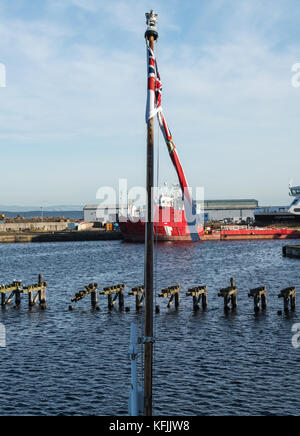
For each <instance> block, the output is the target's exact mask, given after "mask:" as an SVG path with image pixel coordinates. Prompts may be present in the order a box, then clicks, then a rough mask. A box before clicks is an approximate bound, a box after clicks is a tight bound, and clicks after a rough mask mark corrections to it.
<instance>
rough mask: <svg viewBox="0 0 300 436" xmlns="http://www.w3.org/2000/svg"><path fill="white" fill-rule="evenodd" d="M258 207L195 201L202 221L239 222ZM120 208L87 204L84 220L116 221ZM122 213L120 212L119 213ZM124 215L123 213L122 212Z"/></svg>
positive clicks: (249, 217) (245, 203) (244, 203)
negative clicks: (202, 218)
mask: <svg viewBox="0 0 300 436" xmlns="http://www.w3.org/2000/svg"><path fill="white" fill-rule="evenodd" d="M257 208H258V201H257V200H247V199H242V200H205V201H204V203H203V202H202V203H197V211H198V213H201V215H202V217H204V221H205V222H208V221H225V222H241V221H245V222H247V221H252V220H254V211H255V210H256V209H257ZM121 210H123V211H124V210H125V211H126V210H127V207H126V206H119V205H112V204H111V205H87V206H85V207H84V209H83V212H84V221H86V222H99V223H100V222H102V223H106V222H117V221H118V220H119V216H120V212H121ZM121 215H122V214H121ZM123 215H124V214H123ZM125 215H126V214H125Z"/></svg>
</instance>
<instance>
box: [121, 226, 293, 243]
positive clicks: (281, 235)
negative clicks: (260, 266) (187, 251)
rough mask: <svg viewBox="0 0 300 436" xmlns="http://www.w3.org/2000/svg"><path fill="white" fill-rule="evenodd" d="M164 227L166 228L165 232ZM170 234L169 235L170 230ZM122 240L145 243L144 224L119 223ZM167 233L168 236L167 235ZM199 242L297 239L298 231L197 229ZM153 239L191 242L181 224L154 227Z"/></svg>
mask: <svg viewBox="0 0 300 436" xmlns="http://www.w3.org/2000/svg"><path fill="white" fill-rule="evenodd" d="M166 227H167V228H168V229H167V230H166ZM171 228H172V232H171V233H170V229H171ZM120 229H121V232H122V235H123V238H124V240H125V241H127V242H144V241H145V223H144V222H141V221H139V222H136V223H132V222H130V221H126V222H123V223H120ZM168 233H169V234H168ZM198 234H199V237H200V240H201V241H241V240H271V239H299V238H300V231H297V230H293V229H278V228H271V227H270V228H265V229H261V228H255V227H253V228H250V229H234V230H233V229H232V230H221V231H217V230H215V231H214V230H213V231H210V232H204V230H203V229H201V228H199V232H198ZM154 238H155V240H157V241H160V242H176V243H179V242H192V238H191V236H190V234H189V229H188V227H187V226H186V225H185V224H184V223H182V224H180V223H165V224H164V225H163V224H161V225H154Z"/></svg>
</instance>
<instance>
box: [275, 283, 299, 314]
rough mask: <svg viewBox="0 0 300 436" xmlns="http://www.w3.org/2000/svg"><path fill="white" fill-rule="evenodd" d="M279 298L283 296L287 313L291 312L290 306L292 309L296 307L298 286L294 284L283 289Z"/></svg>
mask: <svg viewBox="0 0 300 436" xmlns="http://www.w3.org/2000/svg"><path fill="white" fill-rule="evenodd" d="M278 298H283V301H284V311H285V312H286V313H287V312H289V310H290V308H291V310H292V311H293V310H295V309H296V288H295V287H294V286H291V287H289V288H285V289H282V290H281V291H280V293H279V295H278Z"/></svg>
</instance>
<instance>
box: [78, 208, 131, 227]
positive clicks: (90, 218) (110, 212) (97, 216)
mask: <svg viewBox="0 0 300 436" xmlns="http://www.w3.org/2000/svg"><path fill="white" fill-rule="evenodd" d="M121 208H122V206H119V205H114V204H107V205H101V204H100V205H99V204H91V205H87V206H85V207H84V209H83V219H84V221H86V222H92V223H97V222H98V223H107V222H117V221H119V215H120V210H121ZM123 210H124V206H123ZM125 210H127V207H126V206H125Z"/></svg>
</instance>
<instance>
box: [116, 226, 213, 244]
mask: <svg viewBox="0 0 300 436" xmlns="http://www.w3.org/2000/svg"><path fill="white" fill-rule="evenodd" d="M119 225H120V230H121V232H122V235H123V238H124V240H125V241H127V242H144V241H145V222H143V221H138V222H136V223H132V222H130V221H126V222H123V223H121V222H120V223H119ZM203 234H204V232H203V230H202V229H201V228H200V227H199V229H198V235H199V237H200V238H201V237H202V235H203ZM154 239H155V240H156V241H160V242H167V241H169V242H170V241H173V242H192V238H191V235H190V232H189V228H188V226H187V225H186V224H185V223H164V224H154Z"/></svg>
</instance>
